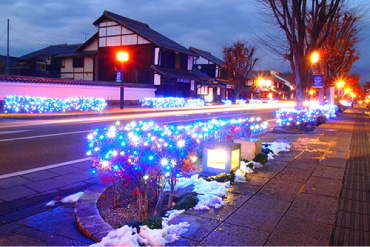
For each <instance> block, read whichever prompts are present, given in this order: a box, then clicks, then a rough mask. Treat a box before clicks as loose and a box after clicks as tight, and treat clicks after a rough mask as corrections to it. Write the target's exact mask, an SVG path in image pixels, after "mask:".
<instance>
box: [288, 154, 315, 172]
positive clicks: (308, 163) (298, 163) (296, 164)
mask: <svg viewBox="0 0 370 247" xmlns="http://www.w3.org/2000/svg"><path fill="white" fill-rule="evenodd" d="M318 163H319V160H318V159H307V158H302V157H299V158H297V159H295V160H293V161H292V162H291V163H289V164H288V167H292V168H300V169H311V170H312V171H313V170H314V169H315V167H316V166H317V164H318Z"/></svg>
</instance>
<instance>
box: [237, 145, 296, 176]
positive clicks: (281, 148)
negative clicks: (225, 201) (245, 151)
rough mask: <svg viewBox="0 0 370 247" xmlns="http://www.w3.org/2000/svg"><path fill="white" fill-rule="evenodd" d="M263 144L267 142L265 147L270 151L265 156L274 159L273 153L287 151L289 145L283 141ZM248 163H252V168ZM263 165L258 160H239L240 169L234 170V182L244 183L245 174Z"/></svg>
mask: <svg viewBox="0 0 370 247" xmlns="http://www.w3.org/2000/svg"><path fill="white" fill-rule="evenodd" d="M263 144H264V145H265V144H267V145H268V146H267V148H269V149H270V150H271V151H272V153H268V154H267V157H268V159H269V160H271V159H274V155H278V154H279V152H283V151H289V150H290V145H289V144H288V143H285V142H271V143H263ZM248 165H253V168H250V167H248ZM262 166H263V165H262V164H261V163H259V162H254V161H249V162H248V163H246V162H244V161H240V169H238V170H237V171H236V172H235V180H234V182H235V183H245V182H246V179H245V175H246V174H250V173H253V172H254V169H256V168H261V167H262Z"/></svg>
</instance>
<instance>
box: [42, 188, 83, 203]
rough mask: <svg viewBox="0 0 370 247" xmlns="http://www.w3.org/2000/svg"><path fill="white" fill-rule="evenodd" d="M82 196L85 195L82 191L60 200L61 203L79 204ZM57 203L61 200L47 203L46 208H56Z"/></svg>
mask: <svg viewBox="0 0 370 247" xmlns="http://www.w3.org/2000/svg"><path fill="white" fill-rule="evenodd" d="M82 194H83V192H82V191H80V192H77V193H76V194H73V195H69V196H66V197H64V198H63V199H62V200H60V202H62V203H74V202H77V201H78V199H79V198H80V197H81V196H82ZM57 202H59V200H51V201H50V202H48V203H46V206H47V207H54V206H55V204H56V203H57Z"/></svg>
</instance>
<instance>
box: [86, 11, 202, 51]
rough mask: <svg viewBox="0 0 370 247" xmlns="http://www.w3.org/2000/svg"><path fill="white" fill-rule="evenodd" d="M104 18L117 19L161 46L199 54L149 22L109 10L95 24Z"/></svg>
mask: <svg viewBox="0 0 370 247" xmlns="http://www.w3.org/2000/svg"><path fill="white" fill-rule="evenodd" d="M104 18H108V19H110V20H113V21H116V22H118V23H119V24H121V25H122V26H125V27H127V28H128V29H131V30H132V31H134V32H135V33H138V34H139V35H141V36H142V37H144V38H145V39H148V40H150V41H151V42H153V43H155V44H157V45H158V46H160V47H163V48H167V49H170V50H174V51H179V52H182V53H186V54H189V55H192V56H198V55H197V54H196V53H194V52H192V51H190V50H189V49H186V48H185V47H183V46H182V45H179V44H178V43H176V42H175V41H173V40H171V39H169V38H167V37H165V36H163V35H162V34H160V33H158V32H156V31H154V30H153V29H151V28H150V27H149V25H148V24H145V23H142V22H138V21H135V20H132V19H129V18H126V17H123V16H120V15H117V14H114V13H112V12H109V11H106V10H105V11H104V13H103V15H102V16H101V17H99V18H98V19H97V20H96V21H95V22H94V23H93V24H94V25H98V24H99V23H100V22H101V21H102V20H103V19H104Z"/></svg>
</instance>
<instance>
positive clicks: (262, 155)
mask: <svg viewBox="0 0 370 247" xmlns="http://www.w3.org/2000/svg"><path fill="white" fill-rule="evenodd" d="M253 161H254V162H259V163H262V164H265V163H267V161H268V156H267V154H265V153H260V154H257V155H256V157H255V158H254V159H253Z"/></svg>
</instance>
